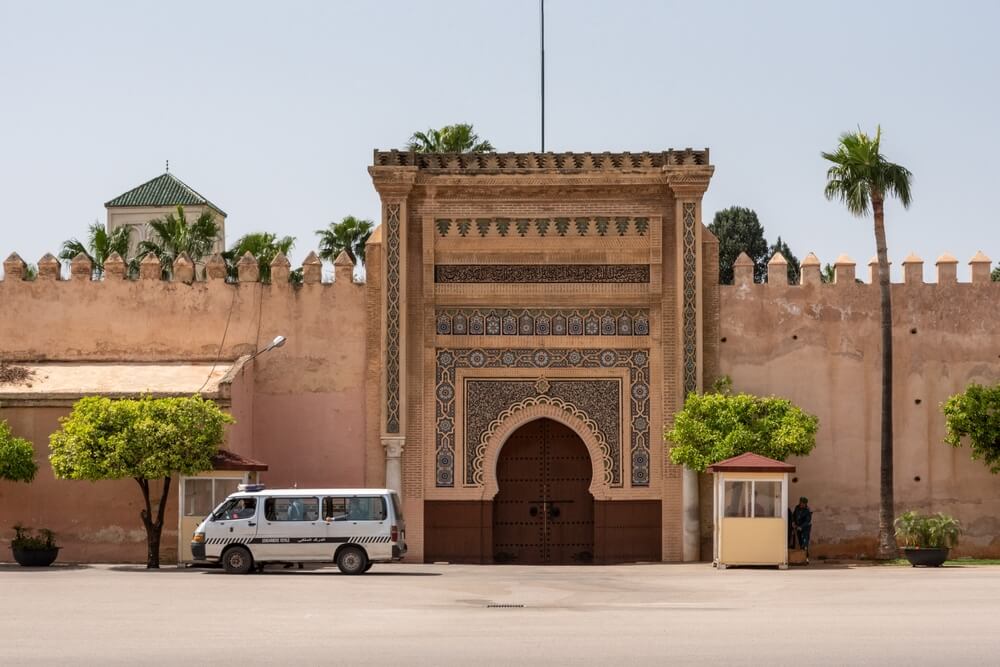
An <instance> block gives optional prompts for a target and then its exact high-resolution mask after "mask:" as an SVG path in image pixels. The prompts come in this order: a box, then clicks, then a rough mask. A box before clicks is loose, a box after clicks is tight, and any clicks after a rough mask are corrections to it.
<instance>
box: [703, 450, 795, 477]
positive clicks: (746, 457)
mask: <svg viewBox="0 0 1000 667" xmlns="http://www.w3.org/2000/svg"><path fill="white" fill-rule="evenodd" d="M708 471H709V472H795V466H793V465H792V464H790V463H784V462H782V461H775V460H774V459H769V458H767V457H766V456H761V455H760V454H753V453H752V452H747V453H746V454H740V455H739V456H734V457H732V458H731V459H726V460H725V461H719V462H718V463H715V464H713V465H710V466H708Z"/></svg>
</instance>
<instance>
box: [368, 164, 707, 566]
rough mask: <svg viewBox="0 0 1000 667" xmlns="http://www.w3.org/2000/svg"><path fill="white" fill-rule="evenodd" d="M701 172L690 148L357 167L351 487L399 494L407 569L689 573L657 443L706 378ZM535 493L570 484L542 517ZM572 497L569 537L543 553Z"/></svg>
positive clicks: (547, 503) (544, 504)
mask: <svg viewBox="0 0 1000 667" xmlns="http://www.w3.org/2000/svg"><path fill="white" fill-rule="evenodd" d="M712 171H713V169H712V167H711V166H710V165H709V161H708V151H693V150H685V151H666V152H661V153H617V154H611V153H604V154H591V153H565V154H548V153H547V154H532V153H526V154H513V153H506V154H504V153H496V154H492V153H491V154H468V155H437V154H418V153H406V152H397V151H388V152H379V151H376V153H375V160H374V165H373V166H372V167H371V168H370V173H371V175H372V179H373V181H374V184H375V187H376V189H377V190H378V192H379V194H380V196H381V198H382V224H381V225H380V227H379V228H378V229H377V230H376V232H375V234H374V235H373V237H372V239H371V241H370V242H369V249H368V262H367V267H368V294H369V298H370V302H369V335H368V354H369V387H371V389H370V390H369V393H368V395H367V411H368V413H367V415H368V417H367V423H368V429H369V430H368V461H369V468H368V479H369V480H370V483H371V484H373V485H377V484H382V483H385V484H387V485H388V486H390V487H392V488H396V489H398V490H400V491H401V495H402V497H403V500H404V504H405V511H406V516H407V541H408V544H409V548H410V551H409V555H410V557H412V558H415V559H417V560H421V559H426V560H449V561H454V562H492V561H493V560H494V558H498V559H499V560H504V559H505V558H517V559H518V562H527V561H531V562H580V561H581V560H586V559H587V558H588V557H589V558H592V559H593V560H594V561H596V562H620V561H630V560H660V559H664V560H681V559H682V558H686V559H695V558H697V557H698V508H697V486H696V483H695V482H696V480H694V479H693V478H692V477H691V476H685V475H684V474H683V472H682V471H681V470H680V469H679V468H677V467H675V466H673V465H671V464H669V462H668V459H667V456H666V451H665V447H664V444H663V441H662V433H663V428H664V426H665V425H666V424H668V423H669V422H670V420H671V419H672V418H673V414H674V413H675V412H676V411H677V410H678V409H679V408H680V407H681V405H682V403H683V398H684V394H685V393H686V392H688V391H693V390H697V389H699V388H700V386H701V383H702V379H703V377H705V375H706V374H708V375H712V374H714V369H713V368H711V367H707V368H706V366H707V365H709V364H711V363H712V360H713V359H714V358H715V355H714V346H715V345H716V341H717V340H718V334H717V327H718V314H717V312H716V311H715V310H714V309H715V308H717V303H718V292H717V289H718V288H717V285H716V280H715V276H716V275H717V267H716V265H715V259H714V258H715V251H714V248H712V247H711V246H712V245H713V244H714V243H715V241H714V239H713V238H712V237H711V235H710V234H708V233H707V232H705V231H704V229H703V227H702V225H701V196H702V194H703V192H704V191H705V188H706V187H707V186H708V181H709V179H710V177H711V175H712ZM706 247H707V248H708V250H707V251H706V249H705V248H706ZM703 276H706V277H707V278H708V279H707V280H703V279H702V277H703ZM522 428H523V429H525V430H521V429H522ZM538 429H541V430H540V431H538ZM505 443H507V444H505ZM531 443H533V444H531ZM539 443H540V444H539ZM559 443H563V444H559ZM564 445H565V447H566V448H567V451H569V450H570V449H572V450H574V451H576V454H573V455H572V456H569V455H567V456H565V457H563V456H561V455H560V456H553V455H552V454H551V452H552V451H555V449H554V448H558V447H563V446H564ZM532 448H534V449H532ZM522 449H523V450H524V451H523V452H522V454H524V456H527V454H525V452H527V451H529V450H530V451H534V452H535V453H534V454H532V455H531V456H534V457H535V459H532V463H531V464H530V465H534V463H538V464H539V465H541V466H542V468H541V470H542V472H541V473H539V474H540V475H541V477H538V478H537V479H535V478H532V479H533V481H532V482H530V484H532V485H535V487H537V488H536V489H535V490H534V491H533V492H532V493H527V492H525V493H521V492H520V491H518V490H517V488H518V487H517V484H516V483H514V482H513V481H512V479H513V478H512V477H510V475H511V474H514V475H515V476H517V475H519V474H520V472H518V471H517V468H516V465H515V464H516V461H518V460H521V462H522V463H523V464H524V465H529V463H528V462H527V461H528V459H527V458H524V456H520V455H519V456H514V455H513V454H511V452H517V451H520V450H522ZM559 451H561V450H559ZM584 455H585V456H584ZM511 457H513V458H511ZM529 458H530V457H529ZM522 459H523V460H522ZM511 466H515V468H514V473H512V472H511V470H512V468H511ZM545 466H549V467H548V468H545ZM582 466H586V469H585V470H584V469H583V467H582ZM546 470H548V472H545V471H546ZM521 472H525V471H521ZM556 479H573V480H576V481H575V482H574V484H575V486H574V489H575V490H569V489H564V490H562V491H560V493H563V494H564V495H565V494H569V497H570V498H572V499H573V502H572V503H566V504H564V505H560V504H559V503H558V502H557V503H556V504H555V505H552V503H551V499H552V498H554V497H555V496H551V495H549V494H550V492H552V489H553V488H554V487H553V486H552V485H553V484H554V483H555V482H554V481H553V480H556ZM584 479H586V480H587V481H586V484H585V485H584V484H583V482H582V481H581V480H584ZM505 483H506V484H507V487H506V488H505V486H504V485H505ZM512 484H513V486H511V485H512ZM526 484H527V482H526ZM584 487H585V488H584ZM511 494H514V495H513V496H511ZM528 496H538V497H537V498H535V497H532V498H529V497H528ZM584 496H586V497H589V498H592V504H591V505H589V506H590V507H591V509H590V513H589V514H588V513H586V512H584V513H583V514H581V515H580V517H577V518H574V519H573V521H575V522H576V521H578V522H581V523H579V524H578V525H579V526H584V525H589V526H590V527H589V528H587V529H586V530H584V529H583V528H581V531H583V533H587V534H589V537H587V536H585V535H583V533H580V534H575V535H573V536H572V537H571V538H566V539H563V537H561V536H560V535H561V533H559V531H560V530H563V531H565V530H566V529H568V528H567V527H568V525H570V524H568V523H566V521H565V519H564V521H563V524H562V526H559V524H558V522H557V521H556V520H557V519H558V518H564V517H565V514H564V512H568V513H570V514H575V513H576V509H577V508H580V509H581V511H583V510H582V508H583V507H584V506H585V505H587V503H585V502H583V500H582V498H583V497H584ZM529 501H538V502H537V503H536V505H531V504H530V502H529ZM524 503H529V504H528V505H526V506H523V505H524ZM524 507H527V508H528V510H530V509H531V507H535V508H536V510H537V514H536V516H535V517H533V518H532V519H531V521H534V523H530V522H529V523H526V524H524V525H522V526H519V524H518V521H522V520H524V521H528V520H527V519H518V518H516V517H515V516H513V515H512V514H511V512H514V513H515V514H516V513H519V512H521V510H522V509H524ZM553 508H555V509H556V510H557V511H558V513H559V514H560V517H554V516H552V512H553ZM542 519H545V522H544V523H543V524H542V527H541V528H539V526H538V525H537V523H538V521H539V520H542ZM587 522H590V523H589V524H588V523H587ZM519 531H520V532H519ZM539 531H541V532H539ZM528 533H531V534H532V535H535V537H534V538H532V539H530V540H529V539H527V537H526V535H527V534H528ZM517 544H521V545H529V546H524V547H517V548H516V549H514V547H512V545H517ZM505 545H506V546H505ZM571 545H572V546H571ZM588 554H589V556H588Z"/></svg>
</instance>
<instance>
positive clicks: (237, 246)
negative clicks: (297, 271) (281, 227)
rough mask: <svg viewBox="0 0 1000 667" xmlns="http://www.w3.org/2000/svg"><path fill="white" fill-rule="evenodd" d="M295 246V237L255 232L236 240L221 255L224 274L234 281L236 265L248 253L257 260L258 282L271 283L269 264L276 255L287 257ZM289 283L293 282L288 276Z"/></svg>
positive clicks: (236, 271) (236, 274)
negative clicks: (279, 236)
mask: <svg viewBox="0 0 1000 667" xmlns="http://www.w3.org/2000/svg"><path fill="white" fill-rule="evenodd" d="M294 245H295V237H293V236H282V237H281V238H278V236H277V235H276V234H272V233H270V232H255V233H253V234H245V235H244V236H241V237H240V238H239V239H237V240H236V243H234V244H233V246H232V247H231V248H230V249H229V250H227V251H226V252H224V253H222V258H223V259H224V260H226V273H227V274H228V276H229V279H230V280H236V278H237V276H238V273H239V272H238V270H237V265H238V264H239V261H240V258H241V257H243V255H245V254H246V253H248V252H249V253H250V254H251V255H253V256H254V257H256V258H257V268H259V269H260V281H261V282H263V283H269V282H271V262H273V261H274V258H275V257H277V256H278V253H279V252H280V253H282V254H284V255H286V256H287V255H288V253H289V252H291V250H292V246H294ZM289 281H290V282H294V281H293V279H292V278H291V275H289Z"/></svg>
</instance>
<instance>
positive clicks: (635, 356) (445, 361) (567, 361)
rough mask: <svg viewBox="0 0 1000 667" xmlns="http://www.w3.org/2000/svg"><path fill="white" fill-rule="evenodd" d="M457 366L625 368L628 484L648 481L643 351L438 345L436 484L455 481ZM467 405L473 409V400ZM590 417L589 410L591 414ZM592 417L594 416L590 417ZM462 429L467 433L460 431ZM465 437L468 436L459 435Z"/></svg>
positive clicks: (646, 361) (645, 354) (646, 371)
mask: <svg viewBox="0 0 1000 667" xmlns="http://www.w3.org/2000/svg"><path fill="white" fill-rule="evenodd" d="M459 368H472V369H475V368H538V369H545V368H626V369H628V372H629V386H628V388H627V390H628V396H629V412H628V417H627V418H628V419H629V422H630V425H631V442H630V443H629V446H630V450H629V456H630V457H631V462H632V480H631V481H632V486H648V485H649V446H650V412H649V409H650V408H649V406H650V401H649V352H648V351H647V350H623V349H607V348H605V349H600V348H552V349H541V348H535V349H532V348H483V349H479V348H469V349H451V348H445V349H438V351H437V363H436V368H435V404H436V407H435V419H436V421H437V425H436V429H435V431H436V432H435V449H436V466H435V467H436V473H435V478H436V485H437V486H439V487H452V486H454V485H455V428H456V424H455V397H456V386H455V381H456V371H457V370H458V369H459ZM467 409H470V410H476V409H477V407H476V406H475V405H471V406H469V407H468V408H467ZM592 418H593V415H592ZM595 421H596V419H595ZM466 435H468V434H466ZM465 442H466V443H468V442H469V440H468V438H466V439H465Z"/></svg>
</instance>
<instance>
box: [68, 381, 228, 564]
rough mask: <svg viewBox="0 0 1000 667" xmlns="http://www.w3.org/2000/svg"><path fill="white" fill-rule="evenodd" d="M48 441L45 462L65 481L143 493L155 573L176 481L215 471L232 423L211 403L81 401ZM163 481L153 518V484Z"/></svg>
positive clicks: (144, 518) (199, 400)
mask: <svg viewBox="0 0 1000 667" xmlns="http://www.w3.org/2000/svg"><path fill="white" fill-rule="evenodd" d="M59 421H60V424H61V428H60V429H59V430H58V431H56V432H55V433H53V434H52V435H51V437H50V438H49V450H50V454H49V461H50V462H51V463H52V471H53V472H54V473H55V475H56V477H59V478H62V479H86V480H90V481H98V480H104V479H127V478H129V477H131V478H132V479H134V480H135V481H136V484H138V486H139V489H140V490H141V491H142V499H143V501H144V507H143V509H142V511H141V512H140V517H141V518H142V524H143V527H144V528H145V529H146V546H147V550H146V567H147V568H158V567H160V535H161V534H162V532H163V516H164V513H165V510H166V507H167V497H168V495H169V494H170V480H171V478H172V477H173V476H174V475H177V474H182V475H194V474H196V473H199V472H202V471H205V470H210V469H211V468H212V457H213V456H214V455H215V453H216V452H217V451H218V449H219V445H220V444H222V441H223V438H224V435H225V425H226V424H228V423H232V421H233V419H232V417H230V416H229V415H228V414H226V413H224V412H222V410H220V409H219V406H217V405H216V404H215V403H213V402H211V401H206V400H204V399H203V398H201V397H200V396H193V397H191V398H148V397H147V398H142V399H119V400H112V399H110V398H104V397H101V396H90V397H87V398H83V399H81V400H79V401H78V402H77V403H76V405H74V406H73V411H72V412H71V413H70V414H69V416H67V417H63V418H62V419H60V420H59ZM153 480H161V481H162V486H161V492H160V498H159V501H158V502H157V508H156V510H157V511H156V514H155V515H154V513H153V508H152V502H151V500H150V482H151V481H153Z"/></svg>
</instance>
